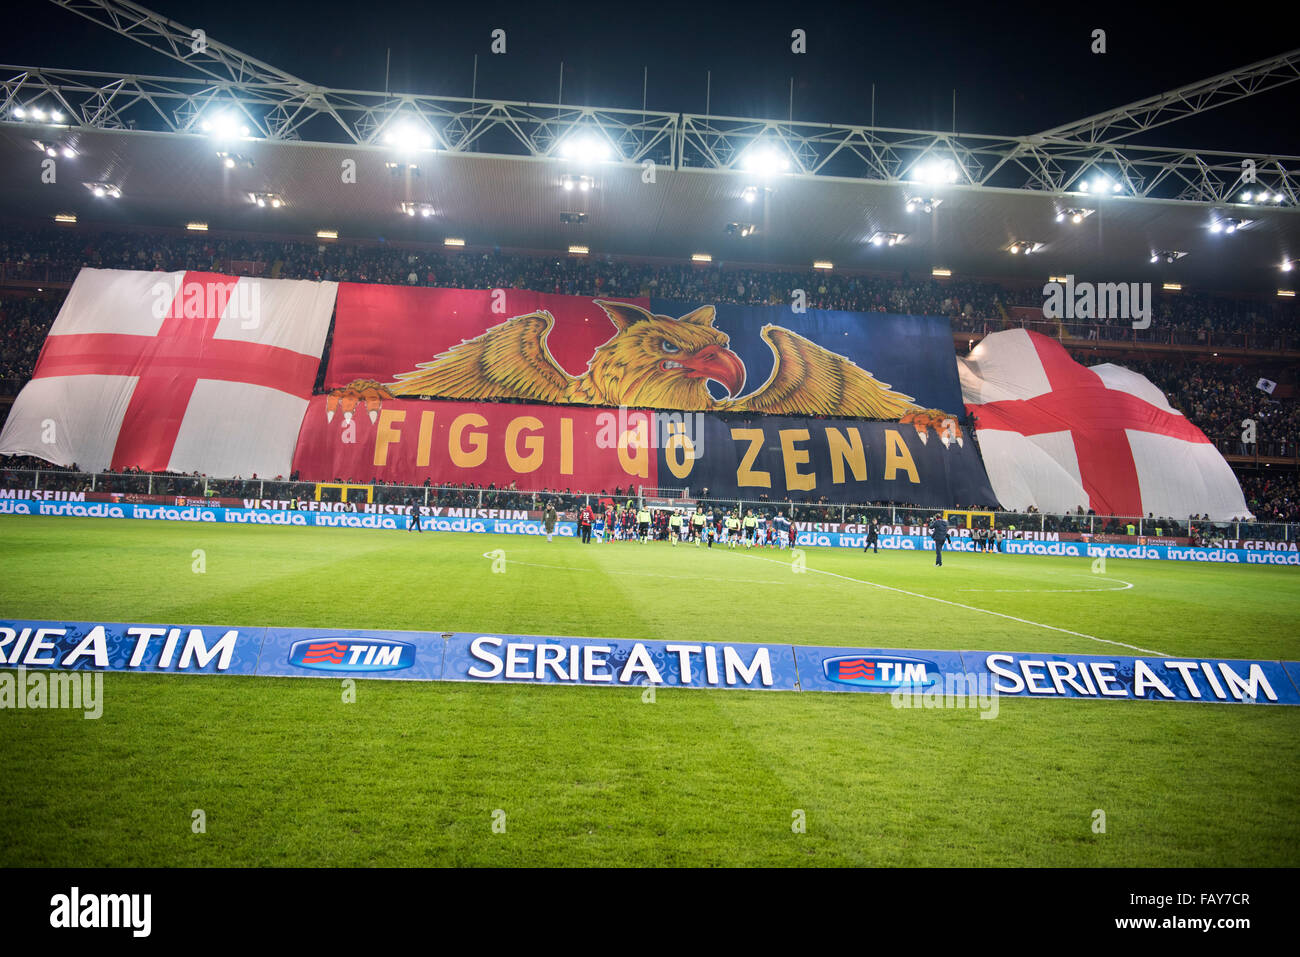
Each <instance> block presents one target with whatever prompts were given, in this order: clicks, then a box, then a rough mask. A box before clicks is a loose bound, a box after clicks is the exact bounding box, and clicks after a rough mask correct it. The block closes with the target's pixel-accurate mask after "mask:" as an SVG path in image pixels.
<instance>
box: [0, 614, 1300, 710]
mask: <svg viewBox="0 0 1300 957" xmlns="http://www.w3.org/2000/svg"><path fill="white" fill-rule="evenodd" d="M0 667H5V668H19V669H43V670H94V671H126V672H130V671H135V672H147V673H166V674H209V675H212V674H238V675H272V676H280V677H304V678H306V677H317V678H335V679H337V678H385V679H395V680H407V681H489V682H515V683H532V684H550V685H563V684H569V685H603V686H606V687H625V688H627V687H631V688H647V687H664V688H704V689H738V690H751V691H829V692H866V693H877V694H879V693H889V694H897V695H900V696H901V695H908V696H912V695H930V696H957V695H961V696H963V697H979V698H981V699H987V698H997V697H999V696H1011V697H1031V698H1092V699H1103V700H1116V701H1122V700H1129V701H1134V700H1145V701H1182V702H1216V703H1222V704H1282V705H1300V690H1297V684H1296V681H1297V680H1298V679H1300V663H1297V662H1281V661H1254V660H1231V659H1201V658H1164V657H1140V658H1132V657H1123V656H1113V655H1065V654H1016V653H1006V652H987V651H918V650H915V649H889V648H840V647H824V646H811V645H802V646H801V645H785V644H742V643H728V642H709V641H702V640H700V639H698V638H683V639H679V640H669V641H657V640H655V641H652V640H638V639H625V638H564V637H555V636H538V635H496V634H487V635H485V634H476V633H473V632H470V633H466V632H414V631H372V630H366V629H355V630H340V629H315V628H281V627H227V626H211V625H181V624H121V623H116V622H59V621H29V620H13V619H10V620H0ZM4 687H5V685H4V683H0V693H3V692H4ZM10 690H11V691H12V690H13V689H12V688H11V689H10ZM907 706H912V705H910V704H908V705H907Z"/></svg>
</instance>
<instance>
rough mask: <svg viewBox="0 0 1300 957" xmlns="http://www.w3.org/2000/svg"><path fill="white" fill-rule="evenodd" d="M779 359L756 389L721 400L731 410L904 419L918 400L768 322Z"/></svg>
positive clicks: (766, 330)
mask: <svg viewBox="0 0 1300 957" xmlns="http://www.w3.org/2000/svg"><path fill="white" fill-rule="evenodd" d="M760 335H762V337H763V340H764V341H765V342H766V343H767V344H768V346H770V347H771V349H772V352H773V354H774V356H775V357H776V361H775V363H774V364H773V366H772V374H771V375H770V376H768V379H767V381H766V382H765V383H763V385H762V386H761V387H760V388H759V389H756V390H755V391H754V392H752V393H750V394H749V395H747V396H743V397H741V398H739V399H734V400H731V401H727V402H723V403H720V404H719V405H720V408H722V409H723V410H726V411H737V412H763V413H769V414H775V415H779V414H786V415H790V414H794V415H835V416H844V417H846V418H863V419H898V418H899V417H900V416H902V415H904V414H906V413H908V412H913V411H915V410H916V409H917V408H918V406H917V405H915V404H914V403H913V402H912V397H911V396H910V395H904V394H903V393H901V392H895V391H894V390H893V389H891V388H890V387H889V385H888V383H884V382H881V381H879V380H878V379H876V377H875V376H873V375H872V374H871V373H870V372H867V371H865V370H864V369H860V368H859V367H858V366H856V365H855V364H854V363H853V362H851V361H850V360H848V359H846V358H844V357H843V356H841V355H837V354H835V353H834V352H831V351H830V350H829V349H823V348H822V347H821V346H819V345H817V343H815V342H812V341H811V340H809V339H805V338H804V337H803V336H801V335H799V334H798V333H794V332H791V331H790V330H789V329H783V328H782V327H780V326H772V325H767V326H764V327H763V329H762V332H761V333H760Z"/></svg>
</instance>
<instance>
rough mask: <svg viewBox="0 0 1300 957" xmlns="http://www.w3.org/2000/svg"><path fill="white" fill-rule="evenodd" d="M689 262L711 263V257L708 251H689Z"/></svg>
mask: <svg viewBox="0 0 1300 957" xmlns="http://www.w3.org/2000/svg"><path fill="white" fill-rule="evenodd" d="M691 262H693V263H711V262H713V257H712V256H710V255H709V254H708V253H691Z"/></svg>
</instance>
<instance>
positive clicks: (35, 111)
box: [32, 106, 45, 122]
mask: <svg viewBox="0 0 1300 957" xmlns="http://www.w3.org/2000/svg"><path fill="white" fill-rule="evenodd" d="M32 119H34V120H39V121H41V122H44V121H45V111H44V110H42V109H41V108H40V107H39V106H34V107H32Z"/></svg>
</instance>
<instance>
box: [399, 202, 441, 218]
mask: <svg viewBox="0 0 1300 957" xmlns="http://www.w3.org/2000/svg"><path fill="white" fill-rule="evenodd" d="M399 208H400V209H401V211H402V212H403V213H405V214H406V215H407V216H414V215H415V214H416V213H419V214H420V215H421V216H422V217H424V218H425V219H428V218H429V217H430V216H432V215H433V207H432V206H430V205H429V204H428V203H402V204H401V206H400V207H399Z"/></svg>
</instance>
